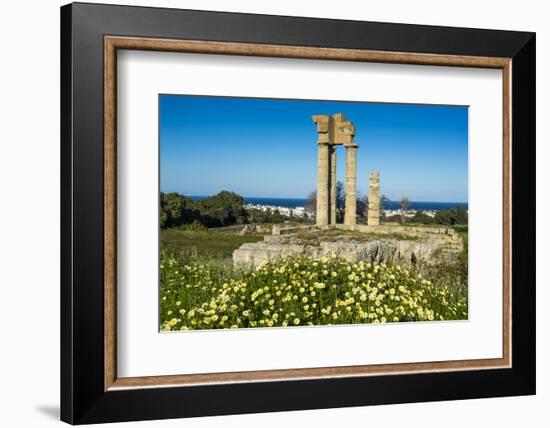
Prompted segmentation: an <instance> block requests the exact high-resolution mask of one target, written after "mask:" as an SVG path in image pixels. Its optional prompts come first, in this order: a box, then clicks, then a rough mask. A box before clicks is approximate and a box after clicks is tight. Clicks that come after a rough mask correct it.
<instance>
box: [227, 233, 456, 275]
mask: <svg viewBox="0 0 550 428" xmlns="http://www.w3.org/2000/svg"><path fill="white" fill-rule="evenodd" d="M316 229H317V230H330V229H340V230H346V231H355V232H360V234H359V235H357V236H354V235H349V234H345V233H343V234H342V235H341V236H340V235H335V236H331V237H330V239H329V238H328V237H323V236H322V234H319V235H318V236H316V235H315V233H314V231H315V230H316ZM297 232H313V233H311V234H310V235H309V237H308V239H304V238H301V237H299V236H296V235H295V233H297ZM362 233H364V234H365V236H361V235H362ZM462 250H463V243H462V238H460V236H459V235H458V233H456V232H455V231H454V230H453V229H450V228H444V227H414V226H392V225H382V226H368V225H353V226H346V225H341V224H338V225H330V226H326V227H322V228H318V227H315V226H303V227H289V228H277V229H275V228H274V229H273V234H272V235H267V236H265V237H264V241H263V242H255V243H246V244H243V245H242V246H241V247H239V248H238V249H237V250H235V251H234V252H233V261H234V262H235V263H247V264H252V265H254V266H257V265H259V264H260V263H262V262H264V261H268V260H273V259H276V258H279V257H286V256H289V255H298V256H307V257H313V258H322V257H330V256H331V255H332V254H333V253H334V254H337V255H338V256H339V257H342V258H344V259H346V260H350V261H358V260H364V261H369V262H373V263H374V262H377V263H396V264H400V265H404V266H410V265H413V264H416V263H425V264H431V263H436V262H437V259H438V258H439V257H448V256H451V257H455V256H456V255H457V254H459V253H460V252H462Z"/></svg>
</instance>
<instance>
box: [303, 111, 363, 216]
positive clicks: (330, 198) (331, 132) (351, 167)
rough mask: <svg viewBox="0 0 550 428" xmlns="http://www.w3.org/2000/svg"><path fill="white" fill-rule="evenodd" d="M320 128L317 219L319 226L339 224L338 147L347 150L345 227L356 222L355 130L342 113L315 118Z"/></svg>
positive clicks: (356, 146)
mask: <svg viewBox="0 0 550 428" xmlns="http://www.w3.org/2000/svg"><path fill="white" fill-rule="evenodd" d="M313 122H314V123H316V124H317V134H318V140H317V146H318V155H317V215H316V223H317V225H318V226H328V225H329V224H331V225H333V224H336V146H338V145H343V146H344V147H346V214H345V219H344V223H345V224H347V225H354V224H355V222H356V193H357V191H356V181H357V148H358V147H359V146H358V145H357V144H355V142H354V141H353V137H354V136H355V126H354V125H353V123H351V122H350V121H348V120H346V117H345V116H344V115H343V114H342V113H336V114H333V115H327V114H322V115H316V116H313Z"/></svg>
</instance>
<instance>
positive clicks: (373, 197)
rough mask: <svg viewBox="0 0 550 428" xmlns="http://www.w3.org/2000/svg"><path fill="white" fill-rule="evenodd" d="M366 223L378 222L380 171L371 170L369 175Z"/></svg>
mask: <svg viewBox="0 0 550 428" xmlns="http://www.w3.org/2000/svg"><path fill="white" fill-rule="evenodd" d="M367 220H368V221H367V222H368V225H369V226H377V225H379V224H380V173H379V172H371V173H370V175H369V211H368V219H367Z"/></svg>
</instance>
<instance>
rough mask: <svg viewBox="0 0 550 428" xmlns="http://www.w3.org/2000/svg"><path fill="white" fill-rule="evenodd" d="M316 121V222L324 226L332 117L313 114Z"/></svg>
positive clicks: (327, 222)
mask: <svg viewBox="0 0 550 428" xmlns="http://www.w3.org/2000/svg"><path fill="white" fill-rule="evenodd" d="M313 121H314V122H315V123H317V133H318V134H319V139H318V140H317V146H318V148H317V216H316V218H317V224H318V225H319V226H326V225H328V224H329V220H330V219H329V210H328V203H329V176H330V175H329V169H330V162H329V150H330V147H329V146H330V145H331V144H330V141H331V136H330V135H329V134H330V133H331V132H332V126H331V123H332V117H331V116H328V115H320V116H313Z"/></svg>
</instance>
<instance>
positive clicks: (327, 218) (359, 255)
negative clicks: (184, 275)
mask: <svg viewBox="0 0 550 428" xmlns="http://www.w3.org/2000/svg"><path fill="white" fill-rule="evenodd" d="M313 122H314V123H315V124H316V125H317V134H318V139H317V147H318V156H317V206H316V209H317V212H316V223H315V225H306V226H297V227H280V226H277V225H275V226H273V228H272V232H271V235H266V236H264V241H263V242H255V243H246V244H243V245H242V246H241V247H240V248H238V249H237V250H235V251H234V252H233V261H234V262H235V263H246V264H251V265H254V266H257V265H259V264H260V263H262V262H264V261H268V260H273V259H276V258H279V257H285V256H288V255H291V254H294V255H301V256H307V257H313V258H321V257H328V256H331V255H332V254H337V255H339V256H340V257H343V258H345V259H347V260H356V261H358V260H364V261H369V262H377V263H397V264H400V265H411V264H416V263H424V264H433V263H436V262H437V260H439V259H440V258H441V257H448V256H451V257H452V256H453V255H456V254H457V253H460V252H461V251H462V250H463V242H462V238H461V237H460V236H459V235H458V233H457V232H456V231H455V230H454V229H451V228H444V227H414V226H412V227H411V226H399V225H385V224H380V210H381V206H380V173H379V172H371V173H370V175H369V196H368V199H369V202H368V211H367V224H359V225H358V224H356V223H357V212H356V207H357V184H356V181H357V149H358V148H359V146H358V145H357V144H356V143H355V142H354V140H353V139H354V136H355V126H354V124H353V123H352V122H350V121H348V120H346V117H345V116H344V115H343V114H342V113H336V114H333V115H315V116H313ZM339 145H341V146H344V147H345V148H346V199H345V214H344V224H338V223H337V221H336V208H337V207H336V148H337V146H339ZM249 229H250V230H249ZM249 229H246V231H245V230H244V229H243V233H254V232H255V231H256V229H254V231H252V228H249Z"/></svg>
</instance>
